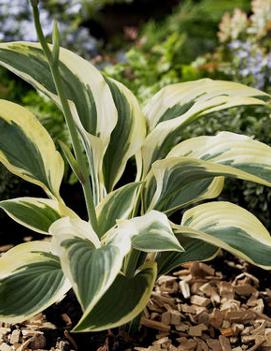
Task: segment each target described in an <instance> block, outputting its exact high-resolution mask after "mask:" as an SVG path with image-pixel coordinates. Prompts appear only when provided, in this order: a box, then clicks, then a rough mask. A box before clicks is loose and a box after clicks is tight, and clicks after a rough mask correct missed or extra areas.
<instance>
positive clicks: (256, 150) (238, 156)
mask: <svg viewBox="0 0 271 351" xmlns="http://www.w3.org/2000/svg"><path fill="white" fill-rule="evenodd" d="M214 176H229V177H235V178H239V179H244V180H248V181H252V182H255V183H259V184H263V185H267V186H271V147H270V146H267V145H266V144H263V143H261V142H259V141H256V140H254V139H252V138H250V137H247V136H243V135H239V134H234V133H229V132H222V133H219V134H217V135H216V136H210V137H209V136H203V137H197V138H192V139H188V140H186V141H184V142H182V143H180V144H178V145H177V146H176V147H175V148H173V149H172V151H171V152H170V153H169V155H168V157H167V158H166V159H164V160H161V161H157V162H155V163H154V164H153V166H152V171H151V172H150V175H149V176H148V182H147V185H146V191H145V195H144V203H145V208H146V209H148V208H149V209H152V208H156V209H157V210H160V211H166V212H170V211H172V210H175V209H177V208H180V207H183V206H184V205H187V204H189V203H192V202H196V201H198V200H202V199H208V198H209V199H210V198H214V197H216V196H218V195H219V193H220V191H221V190H222V188H223V184H222V181H221V178H216V179H213V177H214ZM216 185H217V186H216Z"/></svg>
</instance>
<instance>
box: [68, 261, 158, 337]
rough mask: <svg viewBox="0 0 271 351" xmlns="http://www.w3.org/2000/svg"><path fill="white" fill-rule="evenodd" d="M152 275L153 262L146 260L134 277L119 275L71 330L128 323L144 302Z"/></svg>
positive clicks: (104, 327)
mask: <svg viewBox="0 0 271 351" xmlns="http://www.w3.org/2000/svg"><path fill="white" fill-rule="evenodd" d="M156 276H157V268H156V263H146V264H145V265H144V266H143V267H141V269H139V270H138V271H137V272H136V274H135V276H134V277H129V278H128V277H126V276H124V275H123V274H119V275H118V276H117V278H116V279H115V281H114V283H113V284H112V285H111V287H110V288H109V289H108V290H107V292H106V293H105V294H104V296H103V297H102V298H101V300H100V301H99V302H98V303H97V305H96V306H95V307H94V308H93V310H92V311H91V313H90V314H88V315H86V316H83V318H82V319H81V320H80V321H79V323H78V324H77V326H76V327H75V328H74V331H78V332H82V331H83V332H85V331H92V332H93V331H101V330H108V329H111V328H116V327H119V326H121V325H124V324H126V323H128V322H130V321H131V320H132V319H134V318H135V317H137V316H138V315H139V314H140V312H142V311H143V309H144V307H145V306H146V304H147V303H148V301H149V299H150V296H151V293H152V289H153V286H154V283H155V280H156Z"/></svg>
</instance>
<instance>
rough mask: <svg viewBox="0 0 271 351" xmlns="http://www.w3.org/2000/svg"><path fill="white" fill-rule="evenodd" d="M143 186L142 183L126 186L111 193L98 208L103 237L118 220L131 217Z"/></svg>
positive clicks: (100, 230)
mask: <svg viewBox="0 0 271 351" xmlns="http://www.w3.org/2000/svg"><path fill="white" fill-rule="evenodd" d="M141 185H142V183H130V184H127V185H124V186H123V187H121V188H119V189H117V190H115V191H113V192H111V193H109V194H108V195H107V196H106V197H105V198H104V199H103V201H102V202H101V203H100V204H99V205H98V206H97V208H96V212H97V217H98V227H99V232H100V234H101V235H103V234H104V233H106V232H107V231H108V230H109V229H110V228H112V227H114V226H115V225H116V221H117V220H120V219H128V218H129V217H130V215H131V214H132V211H133V209H134V206H135V201H136V196H137V192H138V189H139V188H140V186H141Z"/></svg>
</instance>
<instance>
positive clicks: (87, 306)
mask: <svg viewBox="0 0 271 351" xmlns="http://www.w3.org/2000/svg"><path fill="white" fill-rule="evenodd" d="M50 232H51V233H52V234H53V243H54V247H55V249H56V251H57V252H58V254H59V256H60V260H61V266H62V269H63V271H64V273H65V275H66V276H67V277H68V279H69V281H70V282H71V284H72V287H73V289H74V292H75V294H76V296H77V298H78V300H79V302H80V304H81V307H82V309H83V317H82V319H84V318H86V317H87V316H88V315H89V313H90V312H91V311H92V309H93V308H94V306H95V305H96V304H97V302H98V301H99V300H100V299H101V297H102V296H103V295H104V294H105V292H106V291H107V290H108V289H109V287H110V286H111V285H112V283H113V282H114V280H115V279H116V277H117V275H118V274H119V273H120V270H121V267H122V262H123V259H124V257H125V255H126V254H127V253H128V251H129V250H130V247H131V243H130V240H129V238H127V237H123V236H120V235H117V236H114V238H112V240H109V242H108V243H107V244H105V245H101V243H100V241H99V239H98V237H97V235H96V234H95V233H94V232H93V230H92V228H91V226H90V224H89V223H87V222H84V221H82V220H79V219H70V218H62V219H59V220H58V221H56V222H55V223H54V224H53V225H52V226H51V228H50ZM127 239H128V240H127Z"/></svg>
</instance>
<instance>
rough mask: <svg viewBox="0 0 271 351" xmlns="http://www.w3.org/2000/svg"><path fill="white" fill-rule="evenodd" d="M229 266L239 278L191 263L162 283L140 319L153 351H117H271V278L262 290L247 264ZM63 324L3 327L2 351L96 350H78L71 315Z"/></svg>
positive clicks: (40, 318)
mask: <svg viewBox="0 0 271 351" xmlns="http://www.w3.org/2000/svg"><path fill="white" fill-rule="evenodd" d="M224 262H225V265H224V267H221V266H220V265H219V269H220V268H222V271H223V272H224V271H225V270H226V265H227V264H228V265H231V266H235V267H234V268H237V269H236V272H238V273H237V274H234V275H232V274H231V275H230V277H227V276H223V275H222V273H221V272H218V271H216V270H215V269H214V268H213V267H212V266H211V265H207V264H205V263H190V264H186V265H183V266H181V267H180V270H179V271H176V272H174V273H172V274H171V275H164V276H162V277H160V278H159V280H158V282H157V284H156V286H155V289H154V291H153V293H152V296H151V299H150V301H149V303H148V305H147V307H146V308H145V310H144V314H143V317H142V318H141V326H142V328H143V329H145V330H147V331H149V332H147V333H148V334H149V336H150V334H151V335H152V337H151V340H154V339H155V341H153V343H152V345H151V346H149V347H134V348H132V347H130V348H121V349H116V348H114V350H115V351H120V350H122V351H123V350H125V351H128V350H129V351H132V350H133V351H160V350H168V351H255V350H258V351H271V318H270V317H271V279H270V284H269V277H271V275H269V274H268V273H267V274H266V275H265V276H264V280H265V284H264V286H263V284H262V281H263V279H261V278H260V277H259V279H260V281H259V279H258V278H257V277H256V276H258V274H255V275H256V276H254V275H253V274H251V273H249V272H248V271H247V269H246V266H245V265H246V263H244V262H243V261H240V260H238V261H237V263H236V261H234V260H233V261H230V262H227V263H226V260H225V261H224ZM240 272H241V273H240ZM242 272H243V273H242ZM239 273H240V274H239ZM266 280H267V282H268V283H267V284H266ZM269 287H270V288H269ZM61 318H62V320H63V321H64V322H65V325H66V326H67V330H65V331H64V333H63V331H62V333H60V332H59V330H58V328H57V327H56V326H55V325H54V324H52V323H50V322H48V321H47V320H46V318H45V316H44V315H43V314H39V315H37V316H36V317H34V318H32V319H31V320H29V321H26V322H24V323H21V324H8V323H1V322H0V351H33V350H36V351H76V350H82V351H92V350H93V351H96V350H97V348H96V347H95V348H92V347H90V348H89V347H88V348H87V349H86V348H85V347H83V349H82V348H81V346H80V345H77V344H76V342H74V339H73V336H72V334H69V332H68V330H70V329H71V327H72V324H74V323H73V321H72V320H71V319H70V317H69V316H68V315H67V314H66V313H64V314H63V315H62V314H61ZM60 335H62V336H60ZM149 336H148V338H149ZM102 350H106V351H111V348H109V347H105V346H102Z"/></svg>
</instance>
